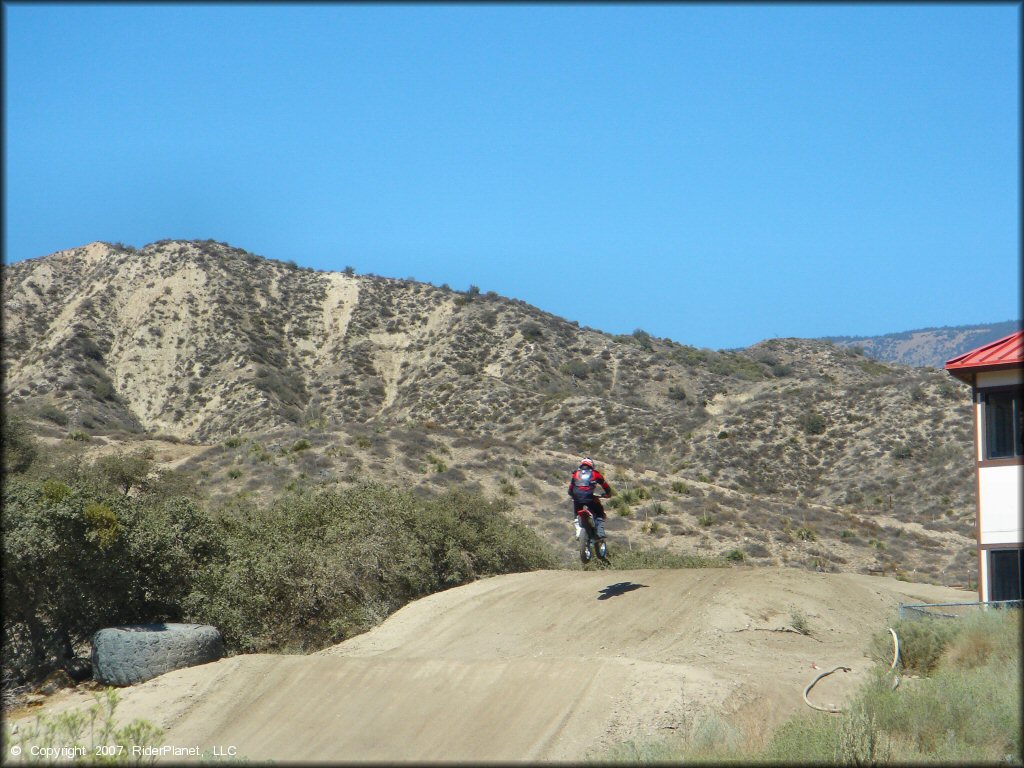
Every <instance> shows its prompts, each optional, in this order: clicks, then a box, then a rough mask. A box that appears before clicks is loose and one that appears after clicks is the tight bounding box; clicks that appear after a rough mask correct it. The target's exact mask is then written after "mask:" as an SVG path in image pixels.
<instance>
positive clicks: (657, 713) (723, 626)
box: [50, 568, 975, 762]
mask: <svg viewBox="0 0 1024 768" xmlns="http://www.w3.org/2000/svg"><path fill="white" fill-rule="evenodd" d="M971 599H975V596H974V594H973V593H966V592H961V591H958V590H954V589H949V588H945V587H936V586H929V585H922V584H912V583H907V582H901V581H896V580H895V579H890V578H880V577H872V576H864V575H857V574H824V573H811V572H808V571H802V570H792V569H785V568H758V569H754V568H729V569H705V570H675V571H673V570H649V571H598V572H579V571H541V572H536V573H525V574H515V575H509V576H500V577H496V578H490V579H484V580H482V581H478V582H476V583H473V584H469V585H467V586H464V587H459V588H456V589H451V590H449V591H446V592H442V593H439V594H436V595H432V596H430V597H427V598H424V599H422V600H419V601H417V602H415V603H413V604H411V605H408V606H406V607H405V608H403V609H402V610H400V611H398V612H397V613H396V614H394V615H393V616H392V617H391V618H390V619H388V620H387V621H386V622H384V624H382V625H381V626H379V627H378V628H376V629H375V630H373V631H371V632H368V633H367V634H365V635H361V636H359V637H356V638H353V639H351V640H349V641H347V642H345V643H342V644H341V645H337V646H335V647H333V648H329V649H326V650H324V651H321V652H320V653H317V654H313V655H309V656H277V655H252V656H236V657H233V658H229V659H224V660H221V661H219V662H216V663H213V664H207V665H204V666H200V667H193V668H191V669H185V670H179V671H177V672H171V673H169V674H166V675H163V676H161V677H158V678H155V679H153V680H151V681H149V682H147V683H144V684H142V685H138V686H135V687H132V688H127V689H124V691H123V692H122V704H121V706H120V707H119V715H120V718H119V719H120V720H122V721H124V720H126V719H130V718H134V717H142V718H145V719H147V720H150V721H152V722H154V723H156V724H157V725H160V726H161V727H164V728H165V729H166V738H165V742H164V743H165V744H168V745H172V746H176V747H199V748H200V749H201V750H202V751H206V750H209V751H212V750H213V749H214V748H217V749H218V750H219V751H220V752H222V753H223V752H228V751H234V752H235V753H236V754H237V755H238V756H243V757H245V758H248V759H250V760H266V759H272V760H276V761H303V762H309V761H328V762H348V761H366V760H372V761H383V762H394V761H417V762H426V761H467V762H479V761H518V760H527V761H531V762H536V761H547V760H570V761H576V760H581V759H583V758H584V757H585V756H586V755H587V754H588V753H591V752H594V751H597V750H600V749H601V748H602V747H604V746H606V745H609V744H613V743H617V742H619V741H622V740H625V739H629V738H633V737H636V736H640V735H645V734H654V735H664V734H668V733H671V732H672V731H673V730H678V729H681V728H684V727H686V725H687V724H692V723H694V722H695V721H699V719H700V718H701V717H703V716H705V715H707V714H708V713H709V712H716V713H718V714H721V715H724V716H726V717H740V718H743V717H746V718H748V719H749V718H756V719H757V720H759V721H760V720H766V721H767V722H768V723H769V724H772V723H777V722H780V721H781V720H783V719H785V718H786V717H787V716H789V715H790V714H792V713H794V712H796V711H799V710H802V709H803V710H807V707H806V705H805V704H804V703H803V701H802V697H801V694H802V691H803V688H804V686H805V685H806V684H807V683H808V682H810V681H811V680H812V679H813V678H814V677H815V675H817V674H818V673H819V671H824V670H828V669H831V668H833V667H836V666H839V665H845V666H849V667H852V668H853V671H852V672H850V673H848V674H844V673H842V672H837V673H835V674H834V675H831V676H830V677H827V678H825V679H824V680H822V681H821V682H820V683H819V684H818V686H817V687H816V688H815V689H814V691H813V692H812V700H813V701H815V703H818V704H822V705H825V704H833V705H841V704H842V703H843V702H844V700H846V698H847V697H848V696H849V695H850V694H851V693H852V692H853V690H854V689H855V687H856V685H857V683H858V682H859V681H860V680H862V679H863V677H864V676H865V674H866V673H867V671H868V669H869V667H870V662H869V660H868V658H867V657H866V655H865V651H866V649H867V647H868V643H869V640H870V636H871V634H872V633H874V632H878V631H882V632H884V631H885V627H886V626H887V624H888V623H889V622H890V621H891V620H892V619H893V618H894V617H895V614H896V608H897V605H898V603H900V602H946V601H954V600H971ZM800 616H802V617H804V618H805V619H806V626H807V628H808V629H809V630H810V634H809V635H804V634H800V633H799V632H796V631H795V629H794V626H793V625H794V624H798V625H800V624H801V623H802V622H801V621H800V619H799V617H800ZM84 700H85V697H84V695H83V694H75V695H73V696H71V697H68V698H66V699H65V700H64V701H62V702H57V701H55V702H53V704H52V705H51V707H50V708H64V707H66V706H77V705H80V704H81V703H82V702H83V701H84ZM807 711H810V710H807ZM231 748H234V750H231ZM178 760H180V758H178Z"/></svg>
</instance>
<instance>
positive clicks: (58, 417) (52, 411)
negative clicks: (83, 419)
mask: <svg viewBox="0 0 1024 768" xmlns="http://www.w3.org/2000/svg"><path fill="white" fill-rule="evenodd" d="M39 417H40V418H43V419H46V420H47V421H50V422H53V423H54V424H56V425H57V426H60V427H66V426H67V425H68V415H67V414H66V413H64V411H62V410H61V409H60V408H58V407H57V406H56V405H53V404H52V403H46V404H45V405H43V406H40V408H39Z"/></svg>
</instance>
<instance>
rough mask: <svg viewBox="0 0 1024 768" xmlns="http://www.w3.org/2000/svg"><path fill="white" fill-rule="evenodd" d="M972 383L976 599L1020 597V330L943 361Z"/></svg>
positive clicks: (1023, 447) (1023, 564) (1023, 339)
mask: <svg viewBox="0 0 1024 768" xmlns="http://www.w3.org/2000/svg"><path fill="white" fill-rule="evenodd" d="M946 370H947V371H949V373H950V374H951V375H952V376H955V377H957V378H958V379H960V380H961V381H964V382H966V383H968V384H970V385H971V389H972V393H973V396H972V401H973V410H974V447H975V477H976V479H977V489H976V490H977V513H978V517H977V526H976V532H977V537H978V599H979V600H981V601H982V602H991V601H998V600H1020V599H1021V597H1022V596H1024V523H1022V522H1021V506H1022V499H1024V494H1022V487H1024V483H1022V480H1024V397H1022V393H1024V331H1017V332H1016V333H1011V334H1010V335H1009V336H1006V337H1004V338H1002V339H999V340H997V341H993V342H991V343H989V344H986V345H985V346H983V347H978V349H973V350H971V351H970V352H967V353H965V354H963V355H960V356H958V357H954V358H953V359H952V360H949V361H947V362H946Z"/></svg>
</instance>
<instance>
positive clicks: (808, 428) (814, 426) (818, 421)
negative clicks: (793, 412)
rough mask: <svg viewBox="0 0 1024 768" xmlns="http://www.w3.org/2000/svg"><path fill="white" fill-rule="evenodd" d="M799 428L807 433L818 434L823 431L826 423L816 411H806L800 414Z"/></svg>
mask: <svg viewBox="0 0 1024 768" xmlns="http://www.w3.org/2000/svg"><path fill="white" fill-rule="evenodd" d="M799 424H800V428H801V429H802V430H803V431H804V432H806V433H807V434H808V435H820V434H823V433H824V432H825V429H826V428H827V423H826V421H825V417H824V416H822V415H821V414H820V413H817V412H816V411H807V412H805V413H803V414H802V415H801V416H800V419H799Z"/></svg>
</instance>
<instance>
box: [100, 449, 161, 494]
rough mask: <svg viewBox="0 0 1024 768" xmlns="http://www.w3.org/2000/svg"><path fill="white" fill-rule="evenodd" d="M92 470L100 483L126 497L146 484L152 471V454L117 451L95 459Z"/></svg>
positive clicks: (147, 452)
mask: <svg viewBox="0 0 1024 768" xmlns="http://www.w3.org/2000/svg"><path fill="white" fill-rule="evenodd" d="M92 468H93V472H94V473H95V474H96V476H97V477H98V479H99V480H100V482H102V483H104V484H106V485H108V486H109V487H111V488H115V489H117V490H119V491H121V493H123V494H125V495H127V494H128V492H129V491H131V489H132V488H137V487H140V486H142V485H143V484H144V483H145V482H146V480H147V478H148V477H149V474H150V472H152V470H153V454H152V452H149V451H136V452H134V453H124V452H122V451H117V452H115V453H112V454H108V455H106V456H101V457H99V458H98V459H96V461H95V462H93V467H92Z"/></svg>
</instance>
